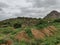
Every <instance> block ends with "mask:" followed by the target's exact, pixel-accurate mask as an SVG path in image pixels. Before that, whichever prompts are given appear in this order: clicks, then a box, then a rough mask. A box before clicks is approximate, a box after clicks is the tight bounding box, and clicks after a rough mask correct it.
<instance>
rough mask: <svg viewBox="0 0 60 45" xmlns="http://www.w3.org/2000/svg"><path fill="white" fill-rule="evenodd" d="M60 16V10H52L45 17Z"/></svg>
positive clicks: (53, 17)
mask: <svg viewBox="0 0 60 45" xmlns="http://www.w3.org/2000/svg"><path fill="white" fill-rule="evenodd" d="M57 18H60V12H58V11H55V10H53V11H51V12H50V13H49V14H47V16H45V17H44V19H57Z"/></svg>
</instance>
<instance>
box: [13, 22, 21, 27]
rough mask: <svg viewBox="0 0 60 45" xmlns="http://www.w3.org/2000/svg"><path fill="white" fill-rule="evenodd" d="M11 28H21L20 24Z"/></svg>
mask: <svg viewBox="0 0 60 45" xmlns="http://www.w3.org/2000/svg"><path fill="white" fill-rule="evenodd" d="M13 27H14V28H21V24H20V23H15V24H14V26H13Z"/></svg>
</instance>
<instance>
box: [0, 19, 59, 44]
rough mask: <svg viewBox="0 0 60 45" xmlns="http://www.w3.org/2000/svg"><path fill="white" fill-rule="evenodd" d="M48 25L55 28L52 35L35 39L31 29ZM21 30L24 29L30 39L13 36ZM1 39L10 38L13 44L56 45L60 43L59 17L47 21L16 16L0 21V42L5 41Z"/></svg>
mask: <svg viewBox="0 0 60 45" xmlns="http://www.w3.org/2000/svg"><path fill="white" fill-rule="evenodd" d="M50 25H53V26H55V27H56V28H57V31H56V32H55V34H54V35H53V36H50V37H45V40H41V39H40V40H39V39H38V40H37V39H35V38H34V36H33V34H32V32H31V29H32V28H33V29H34V28H36V29H39V30H40V29H43V28H46V27H48V26H50ZM21 31H25V32H26V34H27V35H28V37H30V41H27V42H26V41H24V40H22V41H17V40H16V39H15V36H16V35H17V34H18V33H20V32H21ZM3 39H12V40H13V45H57V44H59V43H60V19H55V20H53V21H47V20H44V19H36V18H35V19H33V18H30V19H28V18H17V19H10V20H5V21H1V22H0V44H2V43H5V42H6V41H5V40H3Z"/></svg>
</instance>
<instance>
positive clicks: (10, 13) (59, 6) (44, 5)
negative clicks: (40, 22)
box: [0, 0, 60, 20]
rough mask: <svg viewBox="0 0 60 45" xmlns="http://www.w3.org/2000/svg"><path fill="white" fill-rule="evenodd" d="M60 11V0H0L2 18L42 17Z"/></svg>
mask: <svg viewBox="0 0 60 45" xmlns="http://www.w3.org/2000/svg"><path fill="white" fill-rule="evenodd" d="M52 10H57V11H60V0H0V20H4V19H8V18H15V17H18V16H20V17H33V18H42V17H44V16H46V15H47V14H48V13H49V12H50V11H52Z"/></svg>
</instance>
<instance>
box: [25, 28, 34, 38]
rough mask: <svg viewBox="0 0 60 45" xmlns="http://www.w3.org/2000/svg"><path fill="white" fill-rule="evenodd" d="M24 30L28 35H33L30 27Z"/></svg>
mask: <svg viewBox="0 0 60 45" xmlns="http://www.w3.org/2000/svg"><path fill="white" fill-rule="evenodd" d="M25 31H26V33H27V34H28V36H29V37H32V36H33V35H32V32H31V29H30V28H26V29H25Z"/></svg>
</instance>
